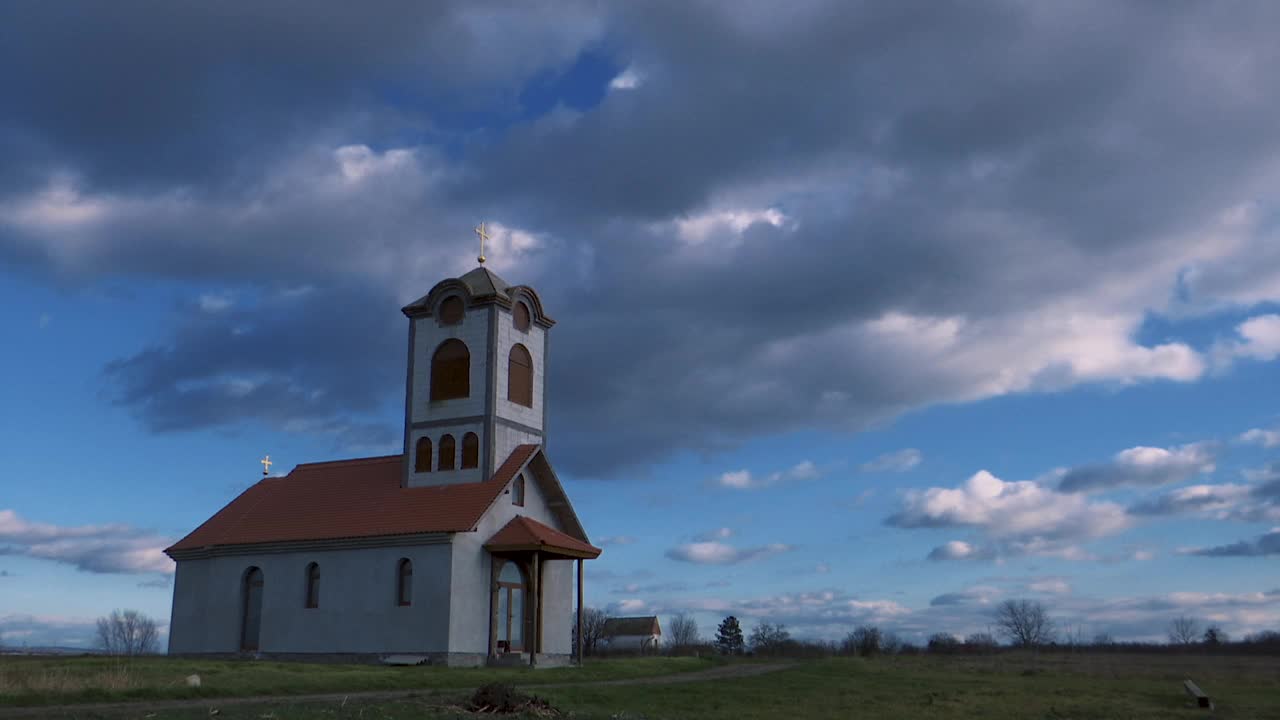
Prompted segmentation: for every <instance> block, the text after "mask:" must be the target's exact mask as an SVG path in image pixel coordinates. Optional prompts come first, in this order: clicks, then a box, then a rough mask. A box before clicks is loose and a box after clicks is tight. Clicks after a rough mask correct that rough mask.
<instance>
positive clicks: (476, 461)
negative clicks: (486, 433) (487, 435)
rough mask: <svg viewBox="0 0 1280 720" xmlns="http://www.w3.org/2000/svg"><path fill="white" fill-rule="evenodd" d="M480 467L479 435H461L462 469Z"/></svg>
mask: <svg viewBox="0 0 1280 720" xmlns="http://www.w3.org/2000/svg"><path fill="white" fill-rule="evenodd" d="M475 467H480V437H479V436H478V435H476V434H475V433H471V432H469V433H467V434H466V435H463V436H462V469H463V470H468V469H470V468H475Z"/></svg>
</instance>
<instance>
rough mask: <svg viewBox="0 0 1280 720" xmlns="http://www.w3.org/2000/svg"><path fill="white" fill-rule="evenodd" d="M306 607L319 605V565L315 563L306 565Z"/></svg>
mask: <svg viewBox="0 0 1280 720" xmlns="http://www.w3.org/2000/svg"><path fill="white" fill-rule="evenodd" d="M307 607H309V608H318V607H320V566H319V565H317V564H316V563H311V564H310V565H308V566H307Z"/></svg>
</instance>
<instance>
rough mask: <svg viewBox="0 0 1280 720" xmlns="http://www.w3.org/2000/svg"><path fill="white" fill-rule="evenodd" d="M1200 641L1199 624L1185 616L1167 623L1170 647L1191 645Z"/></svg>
mask: <svg viewBox="0 0 1280 720" xmlns="http://www.w3.org/2000/svg"><path fill="white" fill-rule="evenodd" d="M1199 639H1200V623H1199V622H1197V621H1196V619H1195V618H1191V617H1187V616H1185V615H1183V616H1181V617H1176V618H1174V619H1173V621H1172V622H1170V623H1169V644H1170V645H1191V644H1194V643H1195V641H1196V640H1199Z"/></svg>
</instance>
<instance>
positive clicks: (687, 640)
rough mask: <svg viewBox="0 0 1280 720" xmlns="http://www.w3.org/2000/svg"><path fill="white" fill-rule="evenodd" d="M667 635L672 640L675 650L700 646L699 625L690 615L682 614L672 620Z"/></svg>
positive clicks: (671, 643)
mask: <svg viewBox="0 0 1280 720" xmlns="http://www.w3.org/2000/svg"><path fill="white" fill-rule="evenodd" d="M667 634H668V636H669V637H670V638H671V640H670V641H669V642H670V645H671V647H673V648H682V647H689V646H691V645H697V644H698V623H697V621H695V620H694V619H693V616H692V615H689V614H688V613H680V614H678V615H676V616H674V617H672V618H671V622H670V624H668V625H667Z"/></svg>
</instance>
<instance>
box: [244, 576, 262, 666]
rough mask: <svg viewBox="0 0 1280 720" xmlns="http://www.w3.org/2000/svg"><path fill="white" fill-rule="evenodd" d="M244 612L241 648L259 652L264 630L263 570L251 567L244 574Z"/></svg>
mask: <svg viewBox="0 0 1280 720" xmlns="http://www.w3.org/2000/svg"><path fill="white" fill-rule="evenodd" d="M242 594H243V595H244V614H243V620H242V622H241V624H240V649H241V650H244V651H248V652H257V650H258V635H259V634H260V632H261V630H262V571H261V570H259V569H258V568H256V567H252V568H249V572H247V573H245V574H244V592H243V593H242Z"/></svg>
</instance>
